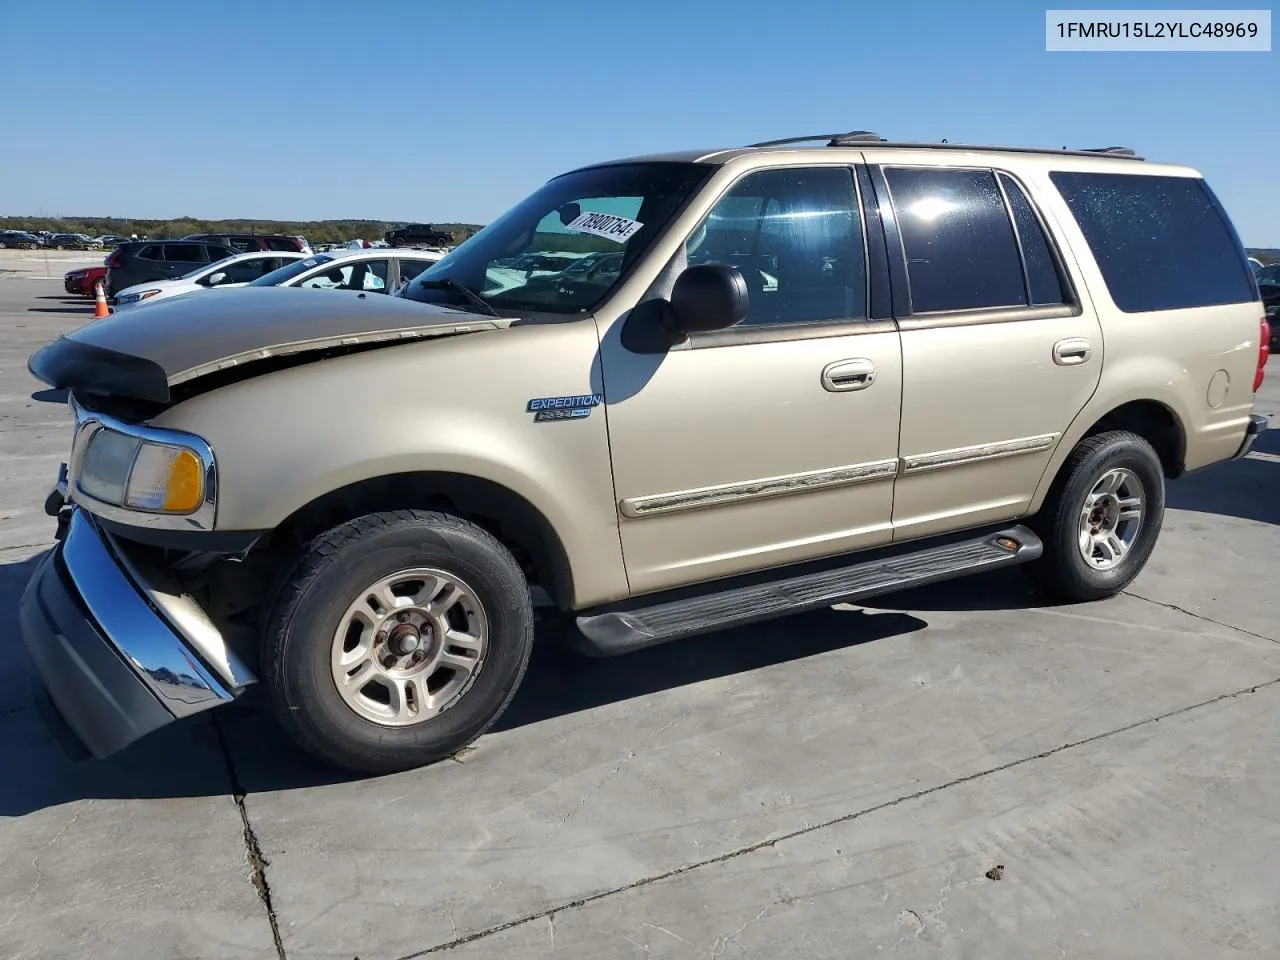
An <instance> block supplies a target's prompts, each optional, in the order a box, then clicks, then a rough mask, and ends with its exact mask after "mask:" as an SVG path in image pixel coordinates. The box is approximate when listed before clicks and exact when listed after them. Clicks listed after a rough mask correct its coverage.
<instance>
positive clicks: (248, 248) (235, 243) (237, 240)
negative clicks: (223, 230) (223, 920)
mask: <svg viewBox="0 0 1280 960" xmlns="http://www.w3.org/2000/svg"><path fill="white" fill-rule="evenodd" d="M221 242H223V243H226V244H227V245H228V246H229V247H233V248H234V249H236V250H237V251H239V252H240V253H252V252H253V251H254V250H257V249H258V241H257V240H256V239H254V238H253V237H230V238H228V239H227V240H224V241H221Z"/></svg>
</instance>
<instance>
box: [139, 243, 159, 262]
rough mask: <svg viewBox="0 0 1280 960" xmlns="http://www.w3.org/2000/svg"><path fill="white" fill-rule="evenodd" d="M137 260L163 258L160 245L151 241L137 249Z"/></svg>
mask: <svg viewBox="0 0 1280 960" xmlns="http://www.w3.org/2000/svg"><path fill="white" fill-rule="evenodd" d="M138 259H139V260H163V259H164V254H163V253H161V252H160V245H159V244H158V243H153V244H151V245H150V246H148V247H143V248H142V249H141V250H139V251H138Z"/></svg>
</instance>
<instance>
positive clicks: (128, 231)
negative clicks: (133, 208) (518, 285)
mask: <svg viewBox="0 0 1280 960" xmlns="http://www.w3.org/2000/svg"><path fill="white" fill-rule="evenodd" d="M400 225H401V224H400V223H393V222H388V221H384V220H198V219H196V218H195V217H179V218H178V219H177V220H129V219H125V218H122V217H0V230H27V231H29V232H32V233H34V232H36V231H38V230H49V231H51V232H53V233H84V234H88V235H89V236H91V237H102V236H106V235H108V234H114V235H116V236H121V237H130V236H133V235H134V234H135V233H136V234H137V235H138V236H139V237H147V238H149V239H157V240H171V239H175V238H177V237H185V236H187V235H188V234H192V233H272V234H284V235H286V236H300V237H306V238H307V239H308V240H310V241H311V242H312V243H345V242H346V241H348V240H356V239H360V240H370V241H372V240H381V239H382V237H383V234H385V233H386V232H387V231H388V230H390V229H392V228H393V227H398V226H400ZM432 225H433V226H435V227H437V228H439V229H441V230H449V231H451V232H452V233H453V236H454V238H455V240H456V241H457V242H458V243H461V242H462V241H463V240H466V239H467V238H468V237H470V236H471V235H472V234H473V233H475V232H477V231H478V230H479V229H480V226H479V225H477V224H474V223H436V222H435V221H432Z"/></svg>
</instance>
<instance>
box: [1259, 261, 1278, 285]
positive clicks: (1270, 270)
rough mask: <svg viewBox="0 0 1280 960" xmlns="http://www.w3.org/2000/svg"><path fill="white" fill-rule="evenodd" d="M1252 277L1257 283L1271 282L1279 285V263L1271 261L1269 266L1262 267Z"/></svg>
mask: <svg viewBox="0 0 1280 960" xmlns="http://www.w3.org/2000/svg"><path fill="white" fill-rule="evenodd" d="M1254 277H1255V278H1256V279H1257V281H1258V282H1259V283H1273V284H1276V285H1280V263H1273V264H1271V266H1269V267H1263V268H1262V269H1261V270H1259V271H1258V272H1257V273H1256V274H1254Z"/></svg>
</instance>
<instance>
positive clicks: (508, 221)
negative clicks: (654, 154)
mask: <svg viewBox="0 0 1280 960" xmlns="http://www.w3.org/2000/svg"><path fill="white" fill-rule="evenodd" d="M714 169H715V168H714V167H709V166H698V165H696V164H691V163H633V164H619V165H617V166H608V167H596V168H593V169H589V170H579V171H577V172H576V173H569V174H566V175H564V176H562V177H557V178H556V179H555V180H552V181H551V182H550V183H547V184H545V185H543V186H542V187H541V189H539V190H537V191H536V192H535V193H533V194H531V195H530V196H529V197H527V198H525V199H524V200H523V201H521V202H520V203H519V204H517V205H516V206H515V207H513V208H512V209H511V210H509V211H507V212H506V213H505V214H503V215H502V216H501V217H499V218H498V219H497V220H496V221H494V222H493V223H491V224H490V225H489V226H487V227H485V228H484V229H483V230H481V231H480V232H479V233H477V234H476V235H475V236H473V237H472V238H471V239H469V240H468V241H467V242H466V243H464V244H462V245H461V246H460V247H458V248H457V249H455V250H454V251H453V252H452V253H450V254H449V255H448V256H446V257H445V258H444V259H442V260H440V262H439V263H437V264H435V265H434V266H432V267H430V268H429V269H428V270H426V271H425V272H423V273H421V274H419V275H418V276H417V277H416V278H415V279H414V282H413V283H411V284H410V285H409V286H407V287H405V288H404V290H403V291H402V292H401V294H400V296H402V297H407V298H408V299H410V300H420V301H423V302H426V303H441V304H448V305H451V306H459V307H464V306H466V304H467V302H468V298H467V297H466V296H465V294H464V293H463V292H461V291H459V290H457V289H452V290H451V289H449V285H447V284H440V283H439V282H438V281H440V280H446V279H447V280H454V281H457V282H458V283H461V284H464V285H465V286H466V287H467V288H468V289H470V290H471V291H473V292H474V293H476V294H479V295H480V296H481V297H483V298H484V299H485V300H486V301H487V302H488V303H489V304H490V305H491V306H492V307H493V308H494V309H495V310H509V311H516V312H519V311H531V312H542V313H561V314H566V313H580V312H582V311H584V310H590V309H591V308H592V307H594V306H595V305H596V304H597V303H599V302H600V301H601V300H602V299H603V298H604V297H605V295H606V294H607V293H608V292H609V291H610V290H611V289H612V288H613V287H614V285H615V284H616V283H617V282H618V280H619V279H620V278H621V276H622V275H623V273H624V272H625V271H626V270H627V269H629V268H630V267H631V265H632V264H633V263H634V262H635V261H636V259H637V258H638V257H639V255H640V254H641V253H642V252H643V251H644V250H645V249H646V248H647V247H648V246H649V244H650V243H651V242H652V240H653V238H654V237H656V236H657V235H658V233H659V232H660V231H661V230H662V228H663V227H665V226H666V224H667V222H668V221H669V220H670V219H671V217H672V215H673V214H674V213H675V212H676V210H678V209H679V208H680V206H681V204H682V203H683V202H684V200H685V199H686V198H687V197H688V196H689V195H690V194H691V193H692V192H693V191H694V190H695V189H696V188H697V187H698V186H700V185H701V184H702V183H703V182H704V181H705V180H706V178H707V177H708V176H709V175H710V174H711V173H712V171H713V170H714Z"/></svg>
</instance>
